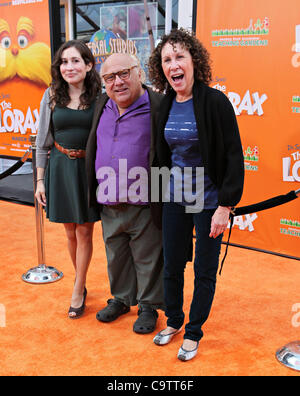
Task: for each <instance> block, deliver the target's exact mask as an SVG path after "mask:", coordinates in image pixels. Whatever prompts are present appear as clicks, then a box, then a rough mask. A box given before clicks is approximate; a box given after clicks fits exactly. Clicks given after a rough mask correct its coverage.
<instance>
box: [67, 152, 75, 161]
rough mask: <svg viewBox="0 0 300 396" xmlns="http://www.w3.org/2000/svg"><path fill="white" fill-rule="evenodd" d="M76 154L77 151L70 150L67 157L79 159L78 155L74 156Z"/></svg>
mask: <svg viewBox="0 0 300 396" xmlns="http://www.w3.org/2000/svg"><path fill="white" fill-rule="evenodd" d="M74 152H76V150H71V149H70V150H69V151H68V154H67V156H68V158H69V159H71V160H75V159H76V158H77V157H76V155H74V154H73V155H72V153H74Z"/></svg>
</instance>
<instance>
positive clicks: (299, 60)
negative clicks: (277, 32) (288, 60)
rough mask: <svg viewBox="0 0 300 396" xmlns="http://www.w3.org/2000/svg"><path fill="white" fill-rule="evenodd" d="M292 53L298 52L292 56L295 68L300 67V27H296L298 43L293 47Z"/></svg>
mask: <svg viewBox="0 0 300 396" xmlns="http://www.w3.org/2000/svg"><path fill="white" fill-rule="evenodd" d="M292 51H293V52H296V53H295V54H294V55H293V56H292V65H293V67H300V25H297V26H296V43H295V44H294V45H293V47H292Z"/></svg>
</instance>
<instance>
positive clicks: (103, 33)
mask: <svg viewBox="0 0 300 396" xmlns="http://www.w3.org/2000/svg"><path fill="white" fill-rule="evenodd" d="M148 8H149V15H150V21H151V26H152V30H153V36H154V40H156V39H157V18H158V12H157V3H151V4H149V5H148ZM100 27H101V29H100V30H99V31H98V32H96V33H95V34H94V35H93V37H92V38H91V40H90V43H88V45H89V47H90V49H91V51H92V52H93V54H94V56H95V59H96V65H97V70H100V68H101V64H102V63H103V62H104V61H105V59H106V58H107V57H108V56H109V55H111V54H113V53H129V54H132V55H137V57H138V58H139V60H140V62H141V66H142V68H143V69H144V71H145V73H146V78H147V65H146V64H147V62H148V59H149V56H150V54H151V47H150V41H149V36H148V28H147V23H146V17H145V9H144V5H143V4H132V5H122V6H109V7H101V8H100Z"/></svg>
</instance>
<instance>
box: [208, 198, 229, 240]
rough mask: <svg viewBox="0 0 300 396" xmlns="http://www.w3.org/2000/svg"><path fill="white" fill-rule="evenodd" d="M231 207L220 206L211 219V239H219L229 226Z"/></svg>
mask: <svg viewBox="0 0 300 396" xmlns="http://www.w3.org/2000/svg"><path fill="white" fill-rule="evenodd" d="M230 209H231V208H230V207H227V206H219V207H218V208H217V210H216V211H215V213H214V215H213V217H212V219H211V227H210V234H209V236H210V237H211V238H217V237H218V236H219V235H220V234H222V233H223V232H224V231H225V230H226V228H227V225H228V220H229V214H230Z"/></svg>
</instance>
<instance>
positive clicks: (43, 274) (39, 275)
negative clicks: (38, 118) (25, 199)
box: [22, 135, 63, 284]
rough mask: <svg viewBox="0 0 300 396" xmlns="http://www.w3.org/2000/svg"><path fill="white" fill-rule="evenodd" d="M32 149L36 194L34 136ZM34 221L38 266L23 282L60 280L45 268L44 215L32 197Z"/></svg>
mask: <svg viewBox="0 0 300 396" xmlns="http://www.w3.org/2000/svg"><path fill="white" fill-rule="evenodd" d="M30 141H31V148H32V167H33V190H34V195H35V192H36V180H37V174H36V144H35V141H36V135H31V136H30ZM34 207H35V219H36V237H37V251H38V266H37V267H34V268H31V269H30V270H28V271H27V272H26V273H25V274H23V275H22V279H23V281H24V282H28V283H35V284H45V283H52V282H56V281H58V280H60V279H61V278H62V277H63V273H62V272H60V271H58V270H57V269H56V268H54V267H47V266H46V264H45V246H44V214H43V208H42V205H41V204H39V203H38V201H37V199H36V198H35V197H34Z"/></svg>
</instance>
